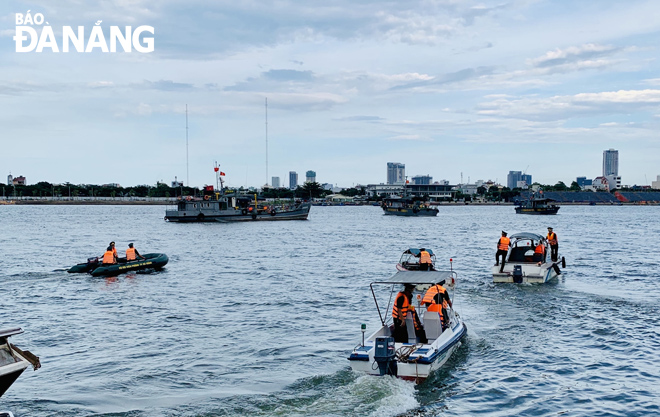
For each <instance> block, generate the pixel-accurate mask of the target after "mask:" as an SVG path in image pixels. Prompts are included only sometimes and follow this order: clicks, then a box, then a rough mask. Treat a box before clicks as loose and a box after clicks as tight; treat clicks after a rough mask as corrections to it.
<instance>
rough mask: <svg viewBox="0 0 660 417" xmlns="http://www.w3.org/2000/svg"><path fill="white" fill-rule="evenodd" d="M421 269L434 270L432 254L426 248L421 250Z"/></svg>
mask: <svg viewBox="0 0 660 417" xmlns="http://www.w3.org/2000/svg"><path fill="white" fill-rule="evenodd" d="M419 270H420V271H433V261H432V260H431V254H429V253H428V251H427V250H426V249H425V248H421V249H420V250H419Z"/></svg>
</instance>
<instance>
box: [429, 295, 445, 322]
mask: <svg viewBox="0 0 660 417" xmlns="http://www.w3.org/2000/svg"><path fill="white" fill-rule="evenodd" d="M431 301H432V303H431V304H429V305H428V307H427V308H426V312H427V313H429V312H431V313H433V312H436V313H438V314H439V315H440V320H441V321H442V330H445V329H446V328H447V326H448V325H449V320H448V319H449V317H448V316H447V307H446V306H445V305H444V303H445V300H444V299H443V296H442V294H440V293H437V294H435V295H434V296H433V299H432V300H431Z"/></svg>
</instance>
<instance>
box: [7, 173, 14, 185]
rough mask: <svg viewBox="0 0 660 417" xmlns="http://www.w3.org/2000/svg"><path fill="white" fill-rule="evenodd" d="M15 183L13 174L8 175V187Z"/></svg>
mask: <svg viewBox="0 0 660 417" xmlns="http://www.w3.org/2000/svg"><path fill="white" fill-rule="evenodd" d="M13 183H14V177H12V176H11V174H9V175H7V185H12V184H13Z"/></svg>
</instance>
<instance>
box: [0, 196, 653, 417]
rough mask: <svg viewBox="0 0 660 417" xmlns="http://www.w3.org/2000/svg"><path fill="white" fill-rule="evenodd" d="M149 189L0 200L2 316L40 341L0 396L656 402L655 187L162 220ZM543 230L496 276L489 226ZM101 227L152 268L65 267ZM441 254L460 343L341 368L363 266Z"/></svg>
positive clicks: (181, 407) (373, 411)
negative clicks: (544, 199) (516, 267)
mask: <svg viewBox="0 0 660 417" xmlns="http://www.w3.org/2000/svg"><path fill="white" fill-rule="evenodd" d="M163 215H164V207H137V206H136V207H131V206H120V207H112V206H104V207H94V206H76V207H57V206H47V207H38V206H0V284H1V293H0V294H2V297H1V299H0V328H6V327H12V326H21V327H23V328H24V330H25V333H24V334H22V335H19V336H17V337H14V338H13V339H12V341H13V342H14V343H15V344H17V345H18V346H19V347H23V348H27V349H30V350H31V351H32V352H34V353H35V354H37V355H38V356H40V357H41V362H42V364H43V367H42V368H41V369H40V370H38V371H36V372H33V371H31V370H27V371H26V372H25V373H24V374H23V376H21V378H19V380H18V381H17V382H16V383H15V384H14V385H13V386H12V388H11V389H10V390H9V391H8V392H7V393H6V394H5V395H4V396H3V397H2V398H1V399H0V409H9V410H12V411H14V413H15V414H16V416H17V417H23V416H31V417H35V416H55V415H58V416H92V415H104V416H131V417H133V416H140V417H142V416H191V417H192V416H195V417H197V416H199V417H201V416H205V417H207V416H208V417H211V416H239V415H240V416H248V415H249V416H378V417H381V416H395V415H404V416H436V415H442V416H475V415H483V416H510V415H525V416H539V415H547V416H556V415H567V416H648V415H660V334H659V332H660V326H658V316H659V313H660V302H659V301H658V300H659V298H660V289H659V286H660V272H659V271H660V207H643V206H639V207H588V206H576V207H569V206H565V207H562V209H561V211H560V214H558V215H557V216H551V217H543V216H538V217H537V216H524V215H516V214H515V213H514V211H513V207H472V206H460V207H441V209H440V214H439V215H438V217H436V218H418V219H410V218H397V217H391V216H383V215H382V214H381V211H380V209H379V208H377V207H313V208H312V212H311V216H310V220H308V221H298V222H272V223H247V224H189V225H181V224H173V223H166V222H164V221H163ZM548 225H551V226H553V227H554V229H555V232H556V233H557V235H558V237H559V244H560V246H559V249H560V254H562V255H564V256H565V257H566V260H567V263H568V265H567V268H566V269H565V270H564V274H563V276H562V277H561V279H560V280H559V281H558V282H554V283H551V284H548V285H544V286H531V285H511V284H499V285H494V284H492V282H491V281H492V278H491V276H490V275H489V272H490V266H491V265H492V264H493V263H494V253H495V246H496V242H497V239H498V238H499V235H500V231H501V230H506V231H508V232H509V233H512V232H517V231H532V232H537V233H543V234H545V233H546V227H547V226H548ZM111 240H115V241H116V242H117V246H118V248H119V249H121V250H123V249H125V248H126V246H127V244H128V242H135V246H136V247H137V248H138V250H139V251H141V252H142V253H148V252H165V253H167V254H168V255H169V257H170V263H169V264H168V265H167V267H166V269H165V270H163V271H162V272H160V273H154V274H131V275H121V276H119V277H118V278H107V279H104V278H92V277H91V276H89V275H73V274H67V273H66V272H64V271H63V270H62V269H61V268H66V267H68V266H70V265H72V264H75V263H78V262H83V261H84V260H85V259H87V258H88V257H90V256H94V255H99V254H101V253H102V252H103V250H104V249H105V247H106V246H107V244H108V242H109V241H111ZM418 246H426V247H430V248H432V249H433V250H434V251H435V252H436V253H437V254H438V263H439V264H441V265H447V266H448V260H449V258H450V257H451V258H453V259H454V268H455V269H456V270H457V271H458V273H459V282H458V286H457V289H456V294H455V298H454V305H455V307H456V308H457V310H458V311H459V313H460V314H461V315H462V317H463V319H464V320H465V322H466V324H467V325H468V328H469V336H468V338H467V341H466V343H465V344H464V345H463V346H462V347H461V349H460V350H458V351H457V354H455V355H454V356H453V357H452V359H450V361H449V362H448V363H447V365H446V367H445V368H444V369H443V370H442V371H440V372H438V373H436V374H434V377H433V378H431V379H429V380H427V381H426V382H425V383H424V384H422V385H420V386H417V387H415V386H414V385H413V384H411V383H409V382H404V381H399V380H393V379H391V378H373V377H366V376H360V375H357V374H353V373H352V372H351V371H350V367H349V364H348V361H347V360H346V357H347V356H348V354H349V352H350V350H351V349H352V348H353V346H355V345H356V344H357V343H358V342H359V340H360V324H361V323H363V322H364V323H367V326H368V331H373V330H374V329H375V328H376V326H377V325H378V318H377V314H376V311H375V308H374V305H373V301H372V299H371V296H370V292H369V283H370V282H371V281H373V280H376V279H381V278H384V277H387V276H389V275H391V274H393V273H394V272H395V270H394V264H395V263H396V261H397V260H398V258H399V256H400V254H401V252H403V250H405V249H406V248H408V247H418Z"/></svg>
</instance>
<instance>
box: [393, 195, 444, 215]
mask: <svg viewBox="0 0 660 417" xmlns="http://www.w3.org/2000/svg"><path fill="white" fill-rule="evenodd" d="M381 207H382V208H383V212H384V213H385V214H388V215H393V216H408V217H410V216H415V217H417V216H437V215H438V213H439V212H440V210H438V209H437V208H435V207H431V206H430V205H429V204H428V203H425V202H422V201H417V200H413V199H412V198H410V197H398V196H393V197H388V198H385V199H383V202H382V204H381Z"/></svg>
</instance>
